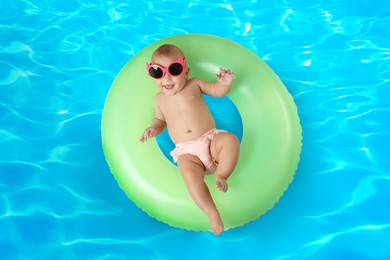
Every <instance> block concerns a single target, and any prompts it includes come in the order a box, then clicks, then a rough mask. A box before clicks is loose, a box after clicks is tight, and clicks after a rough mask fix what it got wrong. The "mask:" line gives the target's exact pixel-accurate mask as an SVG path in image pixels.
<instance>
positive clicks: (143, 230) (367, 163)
mask: <svg viewBox="0 0 390 260" xmlns="http://www.w3.org/2000/svg"><path fill="white" fill-rule="evenodd" d="M0 7H1V9H0V10H1V15H0V194H1V195H0V258H1V259H203V258H204V259H389V258H390V207H389V206H388V205H389V201H390V160H389V159H388V154H389V152H388V151H389V149H388V147H389V146H390V130H389V129H390V120H389V118H390V88H389V87H390V38H389V35H390V30H389V28H390V3H388V2H387V1H382V0H381V1H379V0H373V1H368V0H365V1H364V0H355V1H346V0H338V1H335V0H330V1H307V0H306V1H297V0H275V1H255V0H253V1H244V0H224V1H222V0H217V1H204V0H199V1H177V0H176V1H151V0H149V1H131V2H130V1H128V2H127V1H115V0H113V1H85V0H77V1H76V0H69V1H65V0H52V1H36V0H15V1H1V2H0ZM184 33H205V34H213V35H217V36H221V37H225V38H229V39H231V40H233V41H235V42H237V43H240V44H241V45H243V46H245V47H246V48H248V49H250V50H251V51H253V52H255V53H256V54H257V55H258V56H259V57H261V58H262V59H264V60H265V61H266V62H267V63H268V64H269V66H270V67H271V68H272V69H273V70H274V71H275V73H276V74H277V75H278V76H279V77H280V79H281V80H282V81H283V83H284V84H285V86H286V87H287V89H288V91H289V92H290V93H291V95H292V96H293V98H294V101H295V103H296V105H297V107H298V113H299V116H300V120H301V125H302V130H303V147H302V148H303V149H302V154H301V161H300V164H299V168H298V170H297V172H296V175H295V179H294V181H293V183H292V184H291V185H290V187H289V189H288V190H287V191H286V193H285V194H284V196H283V197H282V198H281V200H280V201H279V203H277V204H276V206H275V207H274V208H273V209H272V210H271V211H269V212H268V213H267V214H266V215H264V216H262V217H261V218H260V219H258V220H257V221H255V222H252V223H249V224H247V225H245V226H243V227H240V228H235V229H231V230H228V231H227V232H224V233H223V234H222V235H221V236H219V237H215V236H213V235H212V234H211V233H204V232H192V231H185V230H181V229H177V228H172V227H170V226H168V225H166V224H163V223H160V222H158V221H156V220H155V219H153V218H151V217H149V216H148V215H147V214H146V213H144V212H143V211H142V210H141V209H139V208H137V207H136V206H135V205H134V203H133V202H131V201H130V200H128V199H127V197H126V196H125V194H124V192H123V191H122V190H121V189H120V188H119V187H118V185H117V183H116V181H115V180H114V178H113V176H112V174H111V173H110V170H109V168H108V166H107V163H106V161H105V158H104V155H103V152H102V146H101V136H100V135H101V132H100V127H101V115H102V109H103V105H104V101H105V97H106V95H107V92H108V90H109V88H110V85H111V83H112V82H113V80H114V78H115V76H116V75H117V74H118V72H119V71H120V69H121V68H122V67H123V66H124V65H125V64H126V63H127V62H128V60H130V59H131V58H132V57H133V56H134V55H135V54H136V53H138V52H139V51H140V50H141V49H143V48H144V47H146V46H148V45H149V44H150V43H152V42H154V41H156V40H159V39H161V38H165V37H167V36H171V35H176V34H184ZM226 55H229V54H228V53H227V54H226ZM140 87H142V86H140ZM275 163H277V162H275ZM259 171H261V169H259Z"/></svg>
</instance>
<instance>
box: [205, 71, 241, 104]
mask: <svg viewBox="0 0 390 260" xmlns="http://www.w3.org/2000/svg"><path fill="white" fill-rule="evenodd" d="M215 77H216V79H217V82H207V81H204V80H199V87H200V89H201V90H202V92H203V93H205V94H206V95H209V96H214V97H223V96H225V95H226V94H227V93H229V91H230V89H231V88H232V82H233V79H234V73H233V72H231V71H230V70H226V69H223V68H222V67H219V74H215Z"/></svg>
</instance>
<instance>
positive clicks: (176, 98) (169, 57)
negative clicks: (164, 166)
mask: <svg viewBox="0 0 390 260" xmlns="http://www.w3.org/2000/svg"><path fill="white" fill-rule="evenodd" d="M146 69H147V72H148V75H149V76H150V77H152V78H153V79H154V83H155V84H156V86H157V87H158V88H159V90H160V92H159V93H158V94H156V96H155V98H154V118H153V121H152V123H151V126H150V127H148V128H146V129H145V131H144V133H143V134H142V136H141V139H140V141H141V142H145V141H146V140H147V139H148V138H150V137H155V136H157V135H159V134H160V133H161V132H162V131H163V130H164V129H165V128H166V127H167V128H168V132H169V136H170V137H171V139H172V141H173V142H174V143H175V144H176V148H175V149H174V150H173V151H172V152H171V155H172V156H173V160H174V161H175V162H177V165H178V167H179V170H180V173H181V175H182V177H183V179H184V182H185V184H186V186H187V189H188V191H189V193H190V195H191V197H192V199H193V200H194V202H195V203H196V204H197V205H198V207H199V208H200V209H201V210H202V211H203V212H204V213H205V214H206V215H207V216H208V218H209V220H210V227H211V230H212V231H213V233H214V234H216V235H219V234H220V233H221V232H222V231H223V230H224V226H223V222H222V219H221V217H220V214H219V211H218V209H217V207H216V206H215V203H214V201H213V199H212V197H211V195H210V191H209V189H208V187H207V185H206V183H205V182H204V177H205V175H206V174H211V173H215V175H216V176H215V186H216V188H217V189H219V190H220V191H222V192H226V191H227V190H228V184H227V182H226V181H227V179H228V178H229V176H230V175H231V173H232V172H233V170H234V168H235V166H236V164H237V160H238V155H239V150H240V144H239V141H238V139H237V137H236V136H235V135H233V134H231V133H228V132H226V131H223V130H217V129H215V122H214V119H213V117H212V115H211V114H210V111H209V109H208V107H207V105H206V103H205V101H204V100H203V98H202V93H204V94H207V95H210V96H214V97H222V96H224V95H226V94H227V93H228V92H229V91H230V89H231V87H232V81H233V78H234V73H233V72H231V71H230V70H225V69H223V68H220V69H219V74H216V79H217V80H216V82H207V81H204V80H202V79H199V78H191V79H189V78H188V74H189V71H190V69H189V68H188V67H187V66H186V59H185V57H184V54H183V52H182V51H181V50H180V49H179V48H178V47H176V46H174V45H170V44H165V45H162V46H160V47H159V48H158V49H157V50H156V51H155V52H154V53H153V55H152V63H150V64H146Z"/></svg>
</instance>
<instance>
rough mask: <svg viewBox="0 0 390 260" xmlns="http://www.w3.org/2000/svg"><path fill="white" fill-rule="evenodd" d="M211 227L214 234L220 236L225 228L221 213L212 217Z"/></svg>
mask: <svg viewBox="0 0 390 260" xmlns="http://www.w3.org/2000/svg"><path fill="white" fill-rule="evenodd" d="M210 227H211V231H213V233H214V235H216V236H218V235H219V234H221V233H222V232H223V230H224V227H223V222H222V219H221V217H220V216H219V214H217V215H215V216H211V217H210Z"/></svg>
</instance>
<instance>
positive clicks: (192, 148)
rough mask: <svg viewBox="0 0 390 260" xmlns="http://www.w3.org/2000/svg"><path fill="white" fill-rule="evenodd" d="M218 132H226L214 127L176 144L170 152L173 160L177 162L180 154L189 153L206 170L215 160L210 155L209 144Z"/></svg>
mask: <svg viewBox="0 0 390 260" xmlns="http://www.w3.org/2000/svg"><path fill="white" fill-rule="evenodd" d="M219 133H226V131H224V130H217V129H215V128H214V129H211V130H210V131H208V132H206V133H205V134H203V135H202V136H200V137H198V138H196V139H194V140H192V141H188V142H184V143H178V144H176V148H175V149H174V150H173V151H172V152H171V156H172V157H173V161H174V162H177V159H178V158H179V157H180V155H182V154H191V155H195V156H196V157H198V158H199V159H200V160H201V162H202V163H203V165H204V167H205V169H206V170H208V169H211V168H213V167H214V166H215V162H214V159H213V158H212V156H211V151H210V144H211V140H213V137H214V136H215V135H216V134H219Z"/></svg>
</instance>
